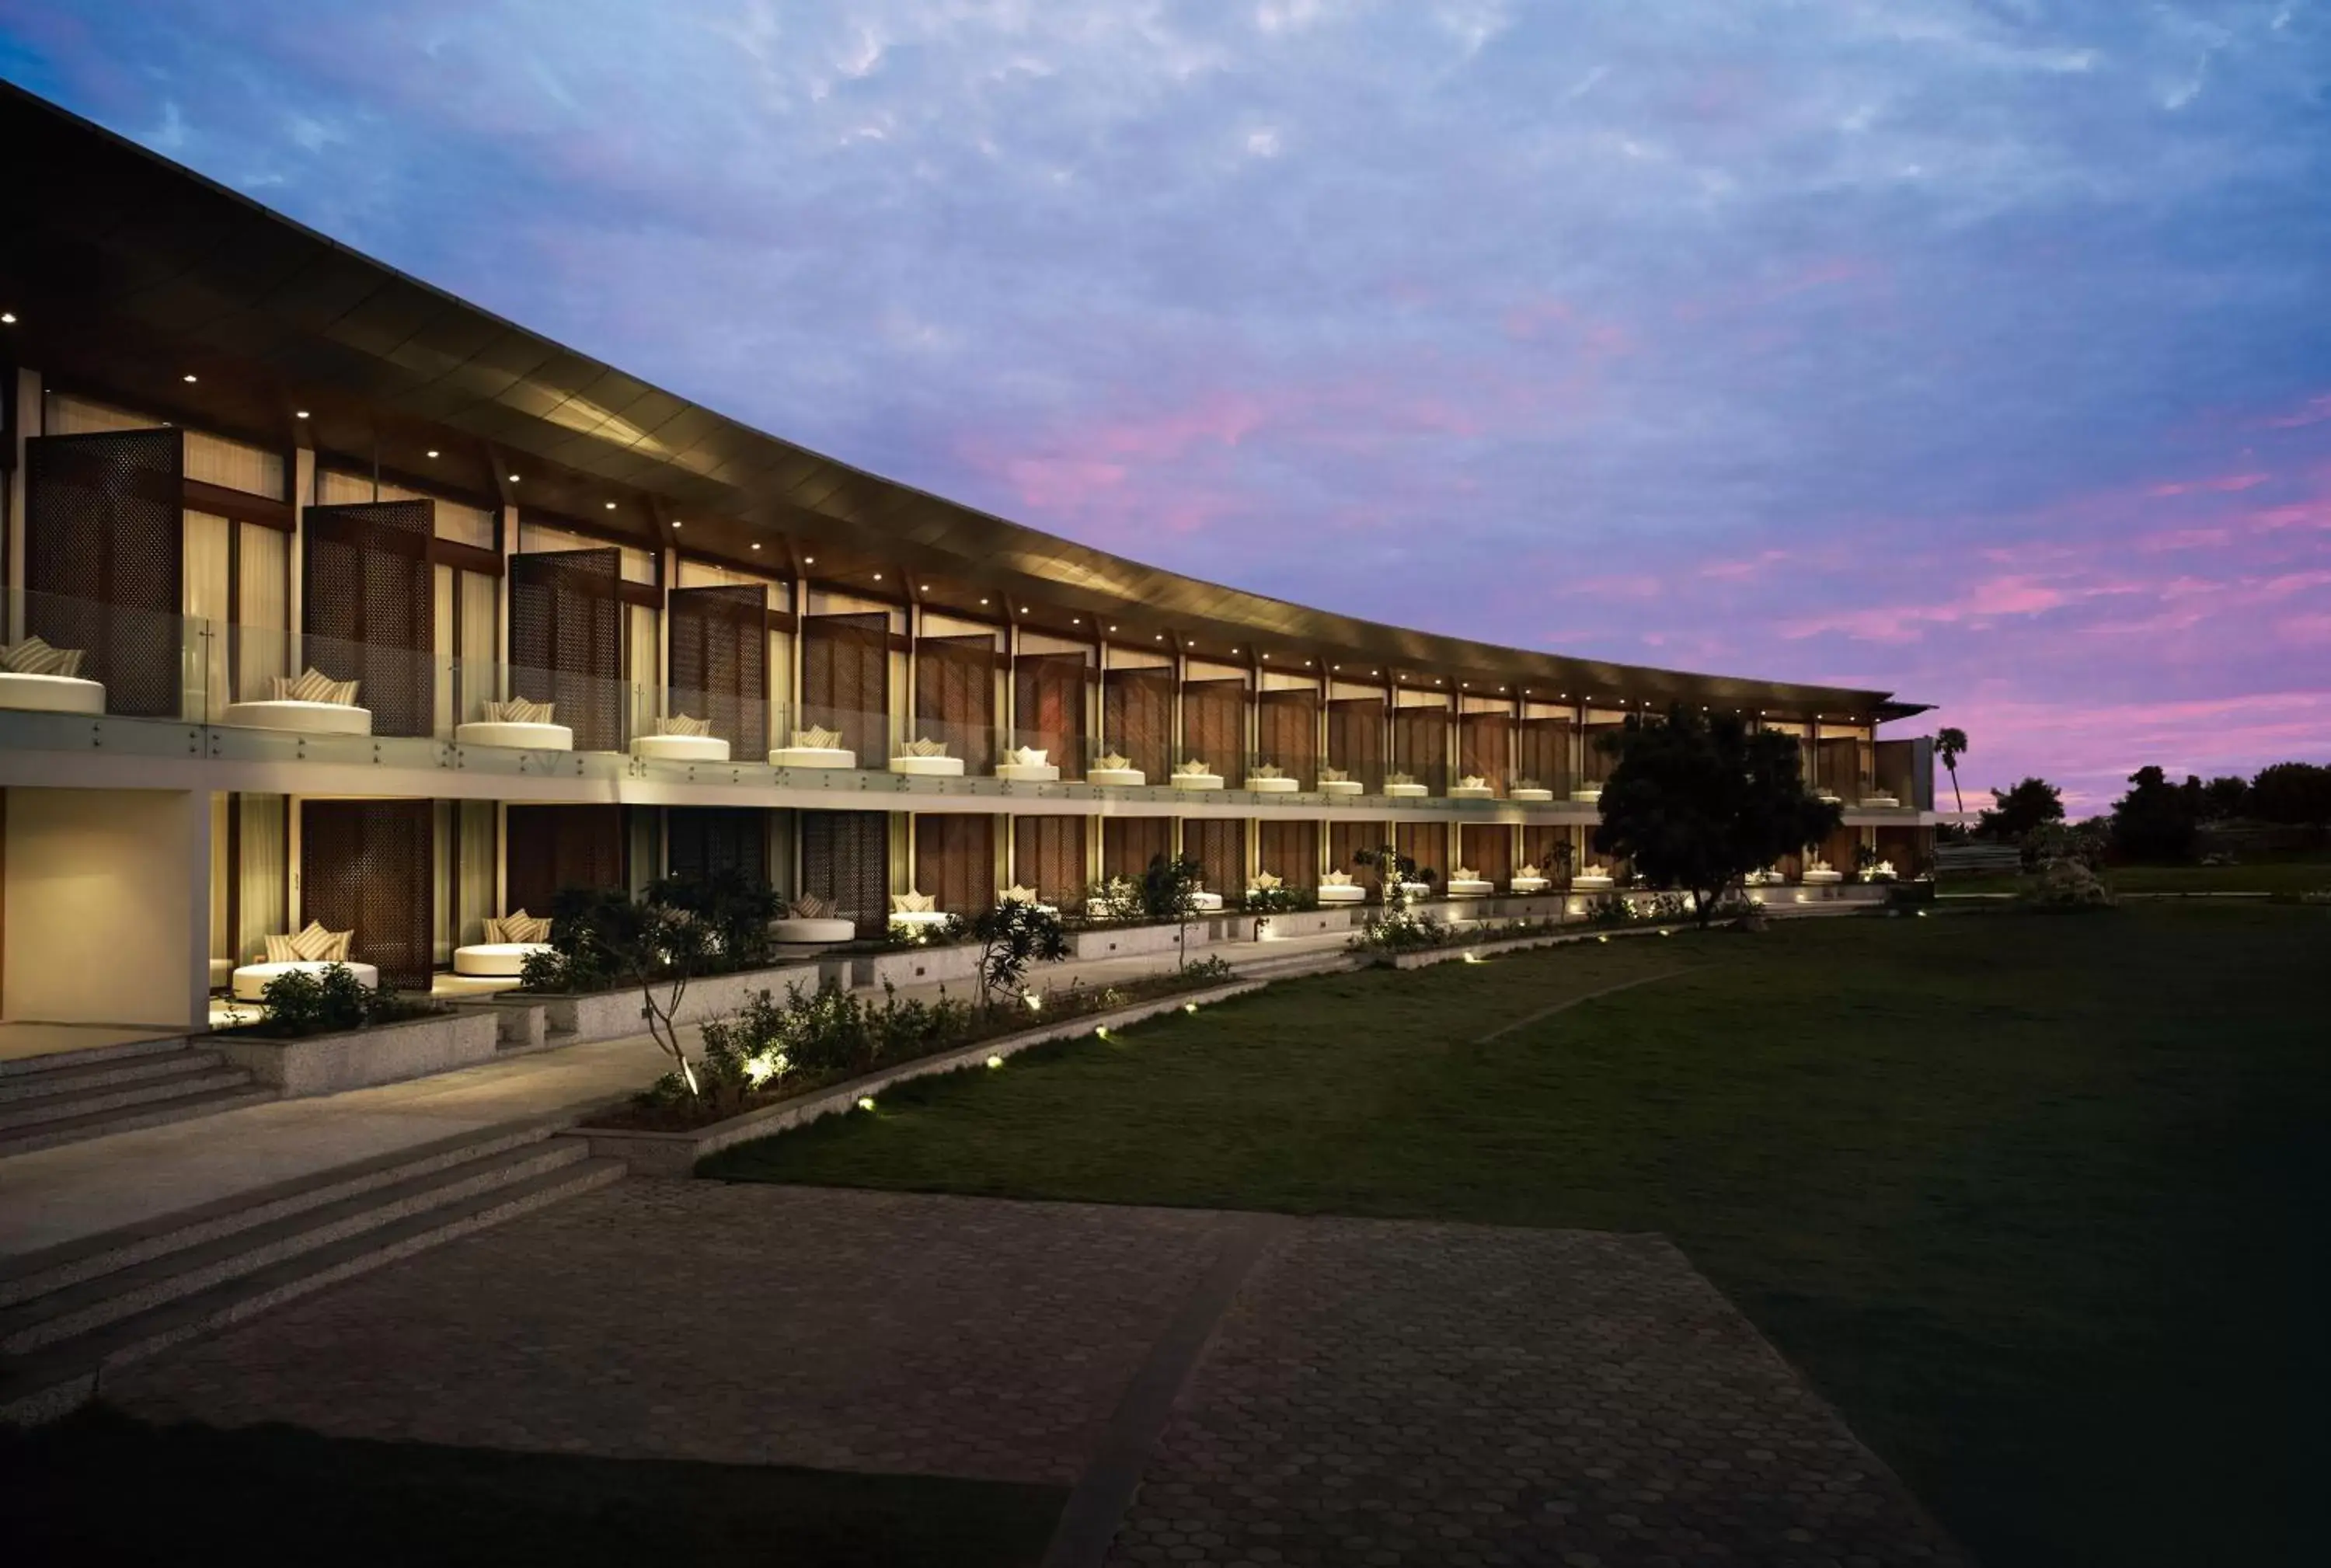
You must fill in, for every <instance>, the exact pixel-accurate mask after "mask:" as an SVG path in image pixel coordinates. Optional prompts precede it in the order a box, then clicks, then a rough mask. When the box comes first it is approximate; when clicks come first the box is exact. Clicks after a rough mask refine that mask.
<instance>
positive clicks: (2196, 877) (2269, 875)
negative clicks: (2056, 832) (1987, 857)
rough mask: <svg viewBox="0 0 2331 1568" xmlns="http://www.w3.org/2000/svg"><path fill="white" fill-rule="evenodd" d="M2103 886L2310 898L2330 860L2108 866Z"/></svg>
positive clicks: (2325, 880) (1965, 882)
mask: <svg viewBox="0 0 2331 1568" xmlns="http://www.w3.org/2000/svg"><path fill="white" fill-rule="evenodd" d="M2104 876H2105V880H2106V881H2107V882H2109V883H2111V884H2112V885H2113V887H2115V888H2116V889H2119V890H2120V891H2121V892H2124V893H2292V894H2296V893H2312V892H2316V891H2317V890H2319V889H2331V860H2323V859H2321V858H2319V857H2318V858H2315V859H2309V860H2258V861H2252V862H2248V863H2245V864H2243V865H2239V866H2114V867H2111V868H2110V869H2108V870H2107V871H2106V872H2105V874H2104ZM2030 886H2031V878H2029V877H2024V876H2019V875H2018V874H2016V873H2015V872H2012V871H1971V872H1953V873H1946V874H1945V875H1944V876H1943V877H1942V878H1941V879H1940V880H1939V881H1937V882H1936V887H1935V890H1936V892H1937V893H1938V894H1940V895H1941V896H1942V897H1944V898H1950V897H1951V896H1953V895H1954V894H1962V893H2012V892H2014V891H2015V890H2016V889H2019V888H2028V887H2030Z"/></svg>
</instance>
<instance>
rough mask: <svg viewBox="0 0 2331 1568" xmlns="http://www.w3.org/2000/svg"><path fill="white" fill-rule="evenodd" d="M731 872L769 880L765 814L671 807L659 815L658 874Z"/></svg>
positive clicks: (755, 810)
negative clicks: (661, 848)
mask: <svg viewBox="0 0 2331 1568" xmlns="http://www.w3.org/2000/svg"><path fill="white" fill-rule="evenodd" d="M720 871H734V872H736V873H737V875H739V876H741V877H743V878H744V879H746V880H747V881H748V882H753V883H756V884H763V883H766V882H767V881H768V879H769V813H767V812H766V811H763V810H761V809H760V808H758V807H756V806H673V807H671V808H670V809H669V810H668V811H667V812H666V813H664V874H665V875H667V876H671V877H687V878H691V879H693V878H698V877H705V876H709V875H711V874H713V873H715V872H720Z"/></svg>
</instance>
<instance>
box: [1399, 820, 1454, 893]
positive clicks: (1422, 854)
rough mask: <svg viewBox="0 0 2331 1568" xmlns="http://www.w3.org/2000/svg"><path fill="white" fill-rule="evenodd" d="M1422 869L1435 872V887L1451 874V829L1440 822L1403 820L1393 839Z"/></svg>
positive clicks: (1417, 866) (1433, 880)
mask: <svg viewBox="0 0 2331 1568" xmlns="http://www.w3.org/2000/svg"><path fill="white" fill-rule="evenodd" d="M1393 842H1394V845H1395V846H1396V847H1397V848H1398V849H1399V851H1400V852H1401V853H1402V854H1403V855H1405V856H1407V857H1408V858H1409V859H1410V860H1414V861H1415V862H1416V869H1417V870H1420V871H1431V872H1432V873H1434V875H1433V879H1432V882H1433V886H1434V887H1435V888H1438V887H1439V886H1440V885H1441V880H1442V879H1444V878H1446V877H1447V876H1448V875H1449V830H1448V828H1447V827H1445V826H1444V825H1442V824H1441V823H1440V822H1403V823H1401V824H1400V825H1399V828H1398V829H1397V831H1396V836H1395V837H1394V840H1393Z"/></svg>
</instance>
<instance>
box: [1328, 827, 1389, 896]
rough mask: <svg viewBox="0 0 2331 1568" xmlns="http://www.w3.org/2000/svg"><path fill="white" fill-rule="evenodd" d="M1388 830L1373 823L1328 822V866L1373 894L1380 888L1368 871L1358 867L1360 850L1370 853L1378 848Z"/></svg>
mask: <svg viewBox="0 0 2331 1568" xmlns="http://www.w3.org/2000/svg"><path fill="white" fill-rule="evenodd" d="M1386 833H1387V830H1386V829H1385V828H1384V826H1382V825H1381V824H1379V823H1376V822H1329V823H1328V824H1327V862H1328V865H1329V866H1330V867H1331V868H1332V869H1333V870H1338V871H1349V872H1350V873H1351V874H1352V879H1353V880H1354V881H1356V882H1357V883H1359V884H1360V886H1362V887H1364V888H1365V889H1368V890H1369V891H1371V892H1374V891H1375V889H1377V888H1378V887H1380V886H1382V885H1383V879H1382V878H1380V877H1378V876H1377V875H1376V873H1375V870H1374V869H1373V868H1371V867H1367V866H1363V865H1361V864H1360V860H1359V856H1360V851H1363V850H1366V851H1371V852H1373V851H1375V850H1376V849H1377V848H1378V847H1379V846H1381V845H1382V844H1383V843H1384V839H1385V837H1386Z"/></svg>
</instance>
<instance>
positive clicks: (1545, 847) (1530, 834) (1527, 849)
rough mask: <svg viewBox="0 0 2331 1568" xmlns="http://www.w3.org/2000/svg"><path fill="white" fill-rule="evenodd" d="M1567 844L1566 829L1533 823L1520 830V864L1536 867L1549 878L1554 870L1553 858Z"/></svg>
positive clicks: (1567, 834)
mask: <svg viewBox="0 0 2331 1568" xmlns="http://www.w3.org/2000/svg"><path fill="white" fill-rule="evenodd" d="M1568 842H1570V830H1569V829H1568V828H1566V827H1555V826H1552V825H1550V824H1547V823H1543V822H1533V823H1531V824H1529V825H1528V826H1527V827H1525V828H1523V829H1522V864H1524V865H1527V866H1536V867H1537V869H1538V870H1541V871H1543V872H1545V873H1546V875H1547V876H1549V877H1551V876H1553V875H1554V873H1555V871H1556V865H1555V858H1556V856H1557V855H1559V854H1561V852H1562V846H1563V845H1565V844H1566V843H1568Z"/></svg>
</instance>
